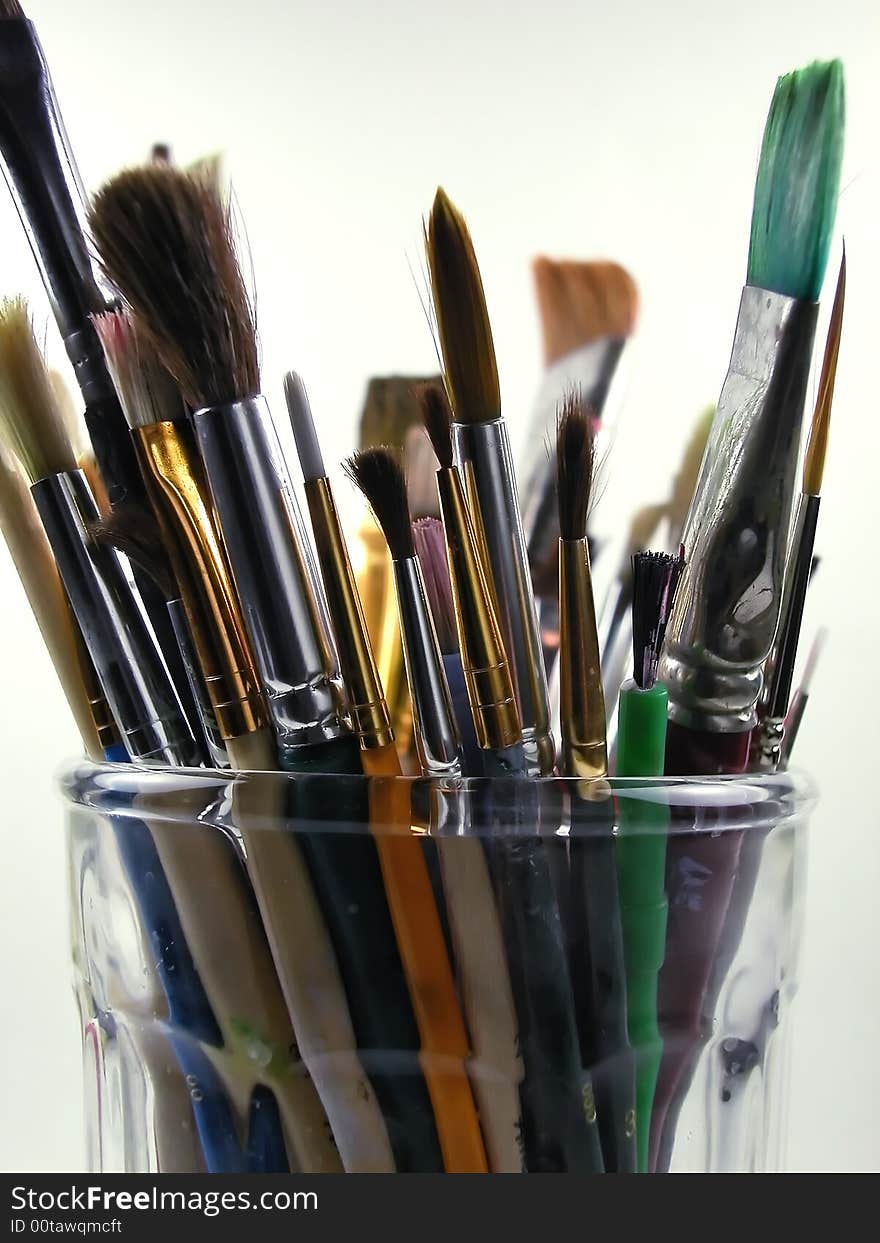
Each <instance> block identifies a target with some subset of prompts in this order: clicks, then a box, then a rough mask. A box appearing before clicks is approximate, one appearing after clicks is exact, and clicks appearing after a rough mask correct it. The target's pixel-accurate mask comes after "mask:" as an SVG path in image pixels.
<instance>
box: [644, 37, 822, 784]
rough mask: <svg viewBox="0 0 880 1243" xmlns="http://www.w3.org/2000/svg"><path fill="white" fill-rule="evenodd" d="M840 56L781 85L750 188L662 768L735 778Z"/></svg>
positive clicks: (787, 507) (742, 754)
mask: <svg viewBox="0 0 880 1243" xmlns="http://www.w3.org/2000/svg"><path fill="white" fill-rule="evenodd" d="M843 124H844V89H843V69H842V67H841V64H840V62H839V61H830V62H828V63H824V64H823V63H819V62H816V63H814V64H812V65H810V66H808V67H807V68H806V69H801V70H798V71H796V72H794V73H790V74H787V75H786V76H785V77H782V78H780V79H779V81H778V83H777V86H776V90H775V92H774V96H773V101H772V103H771V107H770V112H769V115H768V118H767V125H766V128H765V131H764V140H763V145H762V148H761V158H760V162H759V165H758V173H757V178H756V181H755V198H754V206H753V210H752V230H751V241H750V246H749V262H748V275H747V282H748V283H747V285H746V287H745V289H744V291H743V294H742V299H741V302H740V312H739V318H738V321H737V326H736V332H735V335H734V344H733V351H732V354H731V361H730V367H729V370H728V374H727V377H726V379H725V381H724V385H723V387H722V390H721V396H720V398H719V401H718V408H717V412H716V415H715V419H714V422H713V425H712V431H711V433H710V437H709V444H708V447H707V449H706V454H705V456H704V459H703V464H702V467H701V470H700V477H699V480H698V483H697V490H696V495H695V497H694V501H693V503H692V505H691V508H690V512H689V515H688V519H687V522H686V524H685V530H684V534H683V542H684V544H685V546H686V547H687V549H688V566H687V569H686V571H685V574H684V577H683V579H682V583H681V586H680V588H679V592H678V597H677V601H676V607H675V612H674V614H673V617H672V620H671V622H670V625H669V630H668V632H667V640H666V648H665V655H664V657H663V659H662V661H661V669H660V677H661V679H662V681H663V682H664V683H665V684H666V687H667V689H668V691H669V714H670V728H669V734H668V739H667V748H668V755H667V771H668V772H670V773H699V772H707V773H713V772H724V771H727V772H741V771H743V769H744V768H745V766H746V762H747V759H748V744H749V735H750V731H751V730H752V729H753V727H754V726H755V724H756V710H755V709H756V703H757V699H758V696H759V694H760V691H761V680H762V666H763V664H764V661H765V660H766V658H767V656H768V655H769V652H770V649H771V646H772V644H773V639H774V635H775V633H776V628H777V624H778V621H779V616H780V611H781V607H782V599H783V583H784V574H785V553H786V543H787V536H788V531H789V525H790V520H791V505H792V492H793V486H794V475H795V469H796V465H797V455H798V445H799V441H800V430H801V420H802V415H803V407H804V397H805V394H806V386H807V381H808V377H809V370H810V360H811V356H812V347H813V336H814V333H815V328H816V318H817V310H818V304H817V302H816V299H817V298H818V296H819V293H820V291H821V287H822V283H823V280H824V276H825V268H826V264H827V259H828V250H829V246H830V240H831V229H832V226H833V223H834V215H835V210H836V204H837V193H838V186H839V180H840V164H841V156H842V148H843Z"/></svg>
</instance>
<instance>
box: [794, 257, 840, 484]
mask: <svg viewBox="0 0 880 1243" xmlns="http://www.w3.org/2000/svg"><path fill="white" fill-rule="evenodd" d="M845 300H846V250H845V249H844V252H843V254H842V255H841V258H840V271H839V273H838V276H837V288H836V290H835V291H834V304H833V306H832V308H831V322H830V323H829V325H828V337H827V339H826V341H825V356H824V357H823V359H822V372H821V375H820V376H819V395H818V397H817V398H816V409H815V411H814V412H813V419H812V422H811V423H810V436H809V439H808V441H807V451H806V453H805V454H804V484H803V490H804V492H806V494H807V495H808V496H818V495H819V493H820V492H821V491H822V476H823V475H824V473H825V454H826V452H827V449H828V424H829V423H830V421H831V403H832V401H833V399H834V381H835V378H836V377H837V357H838V354H839V353H840V337H841V333H842V332H843V304H844V302H845Z"/></svg>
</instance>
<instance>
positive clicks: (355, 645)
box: [285, 371, 485, 1170]
mask: <svg viewBox="0 0 880 1243" xmlns="http://www.w3.org/2000/svg"><path fill="white" fill-rule="evenodd" d="M285 395H286V398H287V406H288V411H289V413H290V417H291V423H292V425H293V431H294V439H295V441H296V447H297V452H298V454H299V458H300V464H301V466H302V469H303V476H304V478H305V490H306V499H307V501H308V505H309V512H310V514H311V517H312V526H313V530H314V533H315V543H316V547H317V550H318V560H319V563H320V565H321V570H322V573H323V575H324V585H325V589H326V591H327V596H328V601H329V604H330V613H331V618H332V619H333V622H334V623H335V635H336V642H337V650H338V652H339V658H340V669H341V672H342V677H343V680H344V682H345V685H346V689H347V691H348V695H349V702H350V704H351V705H352V712H353V715H354V720H355V729H356V732H357V734H358V738H359V740H360V743H361V754H362V760H363V764H364V772H365V773H366V774H367V776H372V777H376V778H383V777H385V778H395V777H399V776H400V775H401V769H400V760H399V757H398V755H397V751H396V750H395V748H394V734H393V732H392V730H391V725H390V720H389V716H388V707H387V704H386V703H385V697H384V695H383V693H382V686H381V683H380V682H379V677H378V673H377V671H376V666H375V662H374V660H373V654H372V651H371V649H370V644H369V639H368V636H367V630H366V623H365V621H364V617H363V612H362V610H361V606H360V599H359V597H358V594H357V587H356V586H355V581H354V574H353V573H352V569H351V564H350V562H349V559H348V551H347V548H346V545H345V538H344V536H343V533H342V526H341V524H340V522H339V516H338V514H337V511H336V505H335V502H334V499H333V493H332V490H331V487H330V481H329V479H328V478H327V475H326V472H325V470H324V462H323V457H322V454H321V449H320V445H319V443H318V437H317V433H316V430H315V425H314V421H313V419H312V413H311V407H310V405H309V400H308V396H307V394H306V391H305V386H304V384H303V382H302V380H301V379H300V377H299V376H298V375H297V374H296V373H295V372H292V371H291V372H288V373H287V375H286V377H285ZM402 504H403V505H404V506H405V505H406V496H405V493H404V496H403V498H402ZM407 517H408V515H407ZM404 652H405V653H408V652H409V647H408V645H407V643H406V637H404ZM413 701H414V703H415V702H416V696H415V694H414V696H413ZM370 798H371V816H370V819H371V824H372V825H373V827H374V832H373V837H374V840H375V843H376V850H377V852H378V855H379V863H380V866H381V868H382V878H383V881H384V885H385V893H386V896H387V899H388V906H389V910H390V912H391V918H392V921H393V923H394V931H395V936H396V938H397V945H398V948H399V950H400V956H401V961H402V963H403V970H404V974H405V976H406V980H407V984H408V987H409V992H410V996H411V998H412V1001H413V1007H414V1010H415V1015H416V1020H417V1022H418V1025H419V1031H420V1034H421V1047H422V1059H423V1065H424V1066H425V1076H426V1080H427V1083H428V1089H429V1091H432V1089H433V1091H432V1096H433V1098H434V1110H435V1115H436V1117H437V1123H438V1132H439V1135H440V1142H441V1146H442V1147H443V1150H444V1161H445V1164H446V1167H447V1169H454V1170H468V1169H471V1170H473V1169H476V1168H479V1167H480V1160H481V1158H480V1151H479V1148H478V1147H477V1146H476V1145H475V1143H474V1139H473V1135H472V1134H469V1131H470V1122H469V1119H468V1117H467V1113H466V1107H467V1102H466V1101H464V1103H463V1101H462V1099H456V1094H455V1093H454V1091H452V1090H451V1087H452V1085H450V1090H449V1091H444V1090H442V1089H441V1086H440V1084H439V1077H438V1076H436V1075H434V1073H433V1070H431V1071H429V1069H428V1067H429V1065H430V1062H431V1059H432V1056H433V1055H434V1054H435V1053H436V1054H438V1055H441V1056H445V1055H446V1054H447V1051H448V1050H449V1049H452V1050H453V1051H455V1050H456V1049H457V1046H458V1045H459V1043H460V1039H461V1037H463V1028H462V1027H461V1023H460V1018H459V1016H458V1003H457V999H456V995H455V985H454V981H453V977H452V972H451V969H450V965H449V961H448V958H447V954H446V947H445V943H444V938H443V930H442V927H441V924H440V919H439V915H438V912H437V908H436V904H435V902H434V895H433V892H432V889H431V880H430V876H429V874H428V869H427V867H426V864H425V860H424V857H423V855H422V851H421V847H420V844H419V842H418V840H417V839H416V838H415V837H412V836H410V835H409V834H408V833H406V832H404V833H398V832H394V833H388V832H384V831H383V828H387V827H388V826H395V827H396V828H403V829H408V828H409V824H410V806H409V791H408V789H407V788H406V787H404V786H402V785H401V784H400V783H399V782H394V781H377V782H376V783H374V784H373V786H372V787H371V793H370ZM453 1055H454V1053H453ZM460 1096H461V1094H460V1093H459V1097H460ZM456 1115H458V1116H456ZM482 1161H483V1167H484V1166H485V1159H484V1158H483V1159H482Z"/></svg>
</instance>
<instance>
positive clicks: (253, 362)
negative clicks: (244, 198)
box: [89, 165, 260, 408]
mask: <svg viewBox="0 0 880 1243" xmlns="http://www.w3.org/2000/svg"><path fill="white" fill-rule="evenodd" d="M89 220H90V224H91V228H92V232H93V235H94V238H95V242H96V245H97V247H98V251H99V253H100V256H101V260H102V262H103V264H104V267H105V269H106V271H107V274H108V276H109V277H110V279H111V280H112V281H113V283H114V285H116V287H117V288H118V289H119V290H120V292H121V293H122V295H123V297H124V298H125V300H126V302H128V304H129V305H130V306H131V308H132V309H133V310H134V312H135V313H136V315H137V316H138V318H139V320H140V321H141V324H142V326H143V329H144V331H145V333H146V334H148V335H149V336H150V337H151V338H152V340H153V342H154V344H155V347H156V349H157V350H158V352H159V355H160V357H161V359H162V362H163V363H164V364H165V366H166V368H167V369H168V371H170V372H171V375H172V376H173V377H174V379H175V381H176V382H177V384H178V385H179V387H180V390H181V392H182V393H183V396H184V397H185V399H186V400H187V401H188V402H189V403H190V405H192V406H193V407H195V408H201V407H204V406H218V405H225V404H227V403H230V402H234V401H240V400H243V399H245V398H248V397H253V396H255V395H256V394H257V393H258V392H259V388H260V371H259V358H258V351H257V339H256V327H255V322H254V313H253V307H252V306H251V303H250V299H249V298H248V294H247V290H246V288H245V283H244V278H243V276H242V273H241V268H240V267H239V263H238V257H237V255H236V251H235V244H234V241H233V235H232V226H231V221H230V215H229V210H228V208H227V206H226V204H225V203H224V201H223V197H222V194H221V191H220V187H219V186H218V184H217V183H216V181H215V180H214V179H213V178H212V177H210V176H207V175H204V174H199V173H192V172H185V171H182V170H181V169H178V168H173V167H170V166H162V165H152V166H145V167H143V168H136V169H130V170H128V171H127V172H123V173H120V174H119V175H118V176H117V177H114V178H113V179H112V180H111V181H108V182H107V184H106V185H105V186H104V187H103V189H102V190H100V191H99V192H98V194H97V195H96V196H95V199H94V202H93V204H92V208H91V211H90V213H89Z"/></svg>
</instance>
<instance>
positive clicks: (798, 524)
mask: <svg viewBox="0 0 880 1243" xmlns="http://www.w3.org/2000/svg"><path fill="white" fill-rule="evenodd" d="M845 297H846V251H845V250H844V252H843V255H842V257H841V260H840V272H839V274H838V277H837V289H836V291H835V294H834V305H833V307H832V310H831V323H830V325H829V328H828V339H827V341H826V344H825V356H824V358H823V361H822V373H821V375H820V377H819V395H818V398H817V400H816V408H815V411H814V413H813V420H812V423H811V425H810V435H809V440H808V441H807V450H806V454H805V456H804V469H803V483H802V487H801V495H800V498H799V501H798V507H797V511H796V513H795V519H794V533H793V535H792V538H791V545H790V548H791V551H790V552H789V556H788V567H787V572H786V581H785V587H784V590H783V604H782V611H781V615H780V619H779V629H778V633H777V639H776V645H775V648H774V652H773V653H772V655H773V656H775V662H774V663H771V664H770V666H769V668H768V666H767V665H765V667H764V678H765V688H764V699H765V711H764V716H763V719H762V720H761V722H760V723H759V725H758V727H757V730H756V736H755V738H754V739H753V741H752V747H753V750H754V751H755V752H756V759H757V766H758V768H760V769H761V770H763V771H765V772H775V771H776V769H777V768H778V767H779V764H780V762H781V759H782V743H783V740H784V737H785V715H786V713H787V712H788V701H789V696H790V695H791V681H792V677H793V676H794V664H795V659H796V657H797V649H798V641H799V639H800V633H801V623H802V621H803V616H804V603H805V601H806V595H807V585H808V584H809V581H810V573H811V567H812V561H813V545H814V543H815V540H816V527H817V525H818V522H819V505H820V503H821V496H820V493H821V491H822V475H823V473H824V470H825V451H826V447H827V444H828V424H829V421H830V418H831V403H832V400H833V398H834V379H835V376H836V374H837V356H838V353H839V352H840V336H841V332H842V329H843V305H844V300H845Z"/></svg>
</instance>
